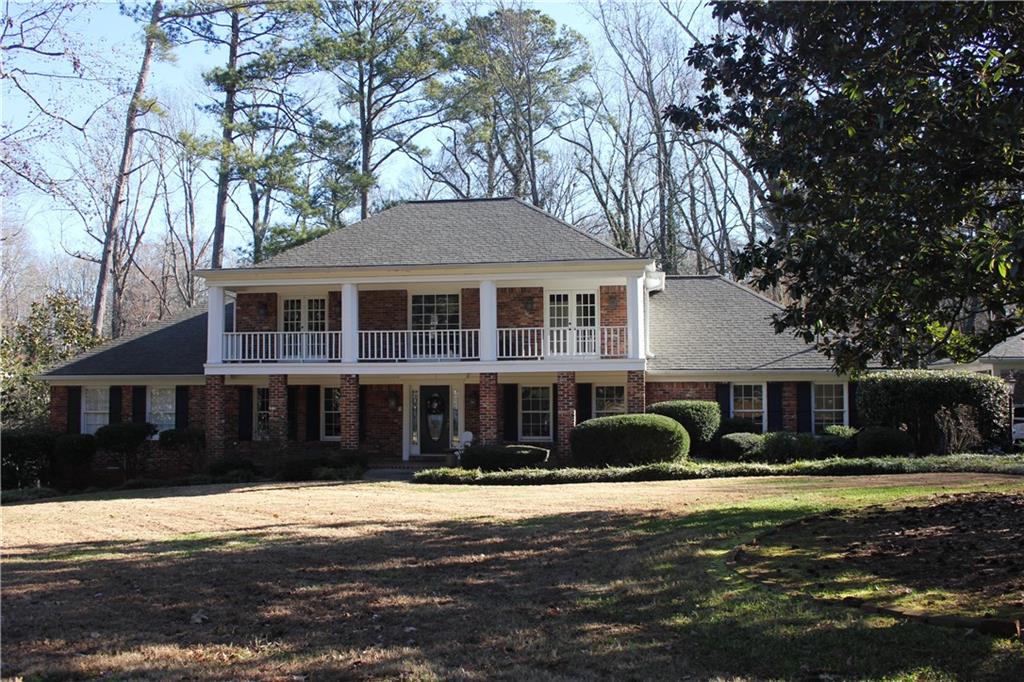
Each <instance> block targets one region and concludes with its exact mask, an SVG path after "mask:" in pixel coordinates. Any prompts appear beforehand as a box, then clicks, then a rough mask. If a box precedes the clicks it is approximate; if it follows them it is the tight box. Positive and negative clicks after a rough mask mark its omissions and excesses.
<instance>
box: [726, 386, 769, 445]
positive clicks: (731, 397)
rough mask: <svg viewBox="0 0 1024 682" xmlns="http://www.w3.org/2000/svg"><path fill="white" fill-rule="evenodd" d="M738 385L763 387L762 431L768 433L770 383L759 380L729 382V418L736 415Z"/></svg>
mask: <svg viewBox="0 0 1024 682" xmlns="http://www.w3.org/2000/svg"><path fill="white" fill-rule="evenodd" d="M736 386H760V387H761V433H768V384H767V383H765V382H757V381H748V382H743V381H737V382H736V383H730V384H729V418H730V419H732V418H733V417H735V416H736V415H735V405H736V397H735V391H736Z"/></svg>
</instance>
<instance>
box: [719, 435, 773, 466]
mask: <svg viewBox="0 0 1024 682" xmlns="http://www.w3.org/2000/svg"><path fill="white" fill-rule="evenodd" d="M763 440H764V437H763V436H762V435H761V434H759V433H727V434H725V435H724V436H722V440H721V442H720V444H719V451H720V453H721V458H722V459H725V460H731V461H734V462H743V461H748V460H752V459H756V457H757V454H758V452H759V451H760V450H761V441H763Z"/></svg>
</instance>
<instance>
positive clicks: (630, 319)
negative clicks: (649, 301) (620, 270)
mask: <svg viewBox="0 0 1024 682" xmlns="http://www.w3.org/2000/svg"><path fill="white" fill-rule="evenodd" d="M645 296H647V291H646V290H645V289H644V278H643V276H640V277H629V278H627V279H626V311H627V313H628V316H627V320H626V322H627V324H628V329H627V334H628V336H629V357H630V358H631V359H634V360H638V359H642V358H644V357H646V356H647V355H646V352H645V350H644V349H645V348H646V347H647V340H646V338H645V337H646V334H645V332H646V325H645V320H644V308H645V307H646V306H645V305H644V297H645Z"/></svg>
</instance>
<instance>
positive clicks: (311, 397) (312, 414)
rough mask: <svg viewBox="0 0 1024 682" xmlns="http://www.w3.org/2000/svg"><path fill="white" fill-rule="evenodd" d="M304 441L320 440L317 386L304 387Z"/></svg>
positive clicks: (318, 393) (318, 390)
mask: <svg viewBox="0 0 1024 682" xmlns="http://www.w3.org/2000/svg"><path fill="white" fill-rule="evenodd" d="M306 440H320V387H319V386H306Z"/></svg>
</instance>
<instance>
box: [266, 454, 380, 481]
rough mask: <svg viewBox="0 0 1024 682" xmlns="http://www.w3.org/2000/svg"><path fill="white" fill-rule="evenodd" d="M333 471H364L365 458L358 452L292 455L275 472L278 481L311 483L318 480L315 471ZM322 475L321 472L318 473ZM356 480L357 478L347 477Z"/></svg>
mask: <svg viewBox="0 0 1024 682" xmlns="http://www.w3.org/2000/svg"><path fill="white" fill-rule="evenodd" d="M323 469H334V470H338V471H339V472H340V471H342V470H345V471H349V470H353V469H358V470H360V471H362V470H364V469H366V457H365V455H363V454H361V453H359V452H338V453H336V454H330V455H294V456H291V457H288V459H286V460H285V462H284V463H283V464H282V465H281V467H280V468H279V469H278V470H277V475H276V478H277V480H279V481H313V480H318V477H317V473H316V472H317V471H318V470H323ZM320 473H321V474H323V473H324V472H323V471H320ZM339 475H340V474H339ZM349 478H357V476H349Z"/></svg>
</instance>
